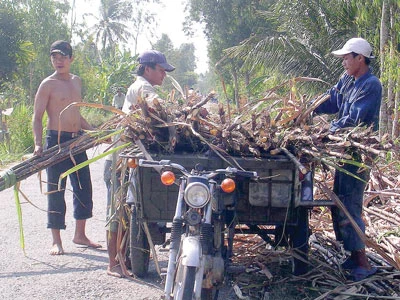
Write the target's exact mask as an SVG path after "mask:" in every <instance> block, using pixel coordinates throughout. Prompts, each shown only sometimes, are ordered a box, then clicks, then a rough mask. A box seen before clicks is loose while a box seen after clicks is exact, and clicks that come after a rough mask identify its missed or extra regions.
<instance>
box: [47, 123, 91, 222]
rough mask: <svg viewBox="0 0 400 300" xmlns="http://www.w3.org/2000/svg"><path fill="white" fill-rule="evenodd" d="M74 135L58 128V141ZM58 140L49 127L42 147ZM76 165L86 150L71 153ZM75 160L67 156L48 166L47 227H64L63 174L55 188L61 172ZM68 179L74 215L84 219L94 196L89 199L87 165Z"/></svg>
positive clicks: (80, 161) (89, 210)
mask: <svg viewBox="0 0 400 300" xmlns="http://www.w3.org/2000/svg"><path fill="white" fill-rule="evenodd" d="M74 137H75V135H74V134H72V133H70V132H61V134H60V143H64V142H67V141H69V140H71V139H72V138H74ZM57 144H58V132H57V131H55V130H48V131H47V135H46V146H45V148H46V149H48V148H51V147H53V146H55V145H57ZM74 159H75V163H76V165H78V164H80V163H82V162H84V161H86V160H87V155H86V152H82V153H79V154H77V155H75V156H74ZM75 163H74V162H73V161H72V160H71V159H70V158H67V159H65V160H63V161H61V162H59V163H57V164H56V165H54V166H51V167H48V168H47V191H48V195H47V199H48V214H47V215H48V223H47V228H52V229H65V227H66V225H65V212H66V203H65V186H66V178H64V179H63V180H62V181H61V182H60V189H58V181H59V178H60V175H61V174H62V173H64V172H66V171H68V170H69V169H71V168H72V167H74V166H75ZM69 179H70V182H71V186H72V192H73V207H74V218H75V219H77V220H85V219H88V218H91V217H92V209H93V200H92V181H91V178H90V169H89V166H86V167H83V168H81V169H80V170H78V171H76V172H74V173H72V174H70V175H69Z"/></svg>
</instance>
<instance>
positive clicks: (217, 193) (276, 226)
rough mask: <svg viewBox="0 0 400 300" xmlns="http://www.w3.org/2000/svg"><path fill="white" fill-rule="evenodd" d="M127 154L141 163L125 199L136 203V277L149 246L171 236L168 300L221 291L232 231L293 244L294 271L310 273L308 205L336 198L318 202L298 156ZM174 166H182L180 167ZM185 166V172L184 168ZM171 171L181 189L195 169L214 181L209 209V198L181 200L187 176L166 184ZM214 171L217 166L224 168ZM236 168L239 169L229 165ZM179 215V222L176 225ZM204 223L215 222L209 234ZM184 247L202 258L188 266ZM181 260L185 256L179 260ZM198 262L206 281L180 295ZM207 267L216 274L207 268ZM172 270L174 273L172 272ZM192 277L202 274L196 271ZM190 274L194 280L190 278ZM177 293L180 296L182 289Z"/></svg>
mask: <svg viewBox="0 0 400 300" xmlns="http://www.w3.org/2000/svg"><path fill="white" fill-rule="evenodd" d="M122 157H124V158H125V159H132V158H133V159H135V160H136V161H137V167H136V168H135V169H134V170H133V171H131V174H130V179H129V191H128V197H127V203H128V204H130V205H131V208H132V210H131V211H132V213H131V220H130V248H129V249H130V259H131V265H132V272H133V273H134V274H135V275H136V276H138V277H143V276H146V274H147V272H148V268H149V259H150V248H151V246H153V245H166V244H168V242H171V245H170V261H169V266H168V271H167V282H166V291H165V293H166V295H165V298H166V299H217V297H218V292H215V290H218V286H220V285H221V284H222V282H223V278H224V274H223V273H224V272H225V271H226V269H227V265H228V264H229V261H230V257H231V255H232V251H233V249H232V247H233V237H234V235H235V234H258V235H259V236H260V237H261V238H262V239H264V240H265V241H266V242H268V243H270V244H272V245H274V246H278V245H279V244H282V245H285V246H288V247H291V249H292V250H293V251H294V252H296V253H297V254H296V255H295V256H294V273H296V274H302V273H304V272H306V270H307V266H308V264H307V252H308V238H309V235H310V232H309V224H308V219H309V208H310V207H312V206H314V205H331V203H330V202H329V201H327V202H326V203H323V202H320V201H318V203H317V204H315V203H316V202H317V201H313V196H312V195H313V191H312V190H313V182H312V174H311V172H308V173H306V174H303V173H302V172H300V169H299V162H298V161H296V160H295V158H294V157H293V156H291V155H287V154H284V153H283V154H278V155H264V156H263V157H260V158H255V157H222V156H219V155H216V154H215V153H213V152H207V153H203V154H188V153H175V154H151V157H148V156H147V160H143V159H145V157H143V155H142V154H140V155H137V154H134V155H133V154H130V153H124V154H122ZM175 165H177V166H179V167H178V168H175V167H174V166H175ZM152 166H153V167H152ZM182 169H183V170H185V171H182V172H181V170H182ZM166 170H167V171H170V172H173V173H174V175H176V177H177V178H180V180H181V182H182V180H183V181H184V182H186V183H185V184H186V185H185V186H184V187H183V189H186V187H187V186H188V185H189V183H190V182H191V179H187V177H190V176H191V175H190V174H192V175H195V176H193V177H195V180H194V181H202V182H203V183H205V186H210V190H212V191H211V196H210V198H212V200H210V206H209V207H210V208H209V210H207V207H208V206H206V204H204V206H201V205H199V206H198V207H196V206H192V205H191V204H190V202H188V201H187V200H186V199H183V198H185V197H189V196H187V194H186V193H185V194H184V193H183V190H182V183H181V184H179V183H177V182H178V180H175V184H172V185H164V184H163V183H162V182H161V180H160V176H161V173H162V172H163V171H166ZM216 170H219V171H218V172H219V173H218V172H216ZM226 170H228V171H226ZM232 170H236V171H235V172H232ZM237 170H245V171H247V173H246V172H242V173H240V172H239V171H237ZM186 171H187V172H186ZM185 172H186V173H185ZM210 173H212V174H216V173H218V175H217V176H214V175H213V176H214V177H211V175H207V176H209V177H206V180H203V179H202V178H200V177H201V176H203V174H210ZM182 174H184V175H185V176H183V175H182ZM221 174H222V176H221ZM249 174H250V175H249ZM251 174H254V175H251ZM221 177H223V178H221ZM225 177H231V178H232V179H233V180H234V182H235V189H234V191H232V192H228V193H226V192H223V191H221V188H220V187H221V186H222V183H221V182H222V180H223V179H224V178H225ZM180 189H181V190H180ZM207 189H208V187H207ZM196 195H197V194H196ZM199 195H200V196H198V195H197V196H196V197H200V198H201V197H202V195H201V194H199ZM183 200H184V201H183ZM185 201H186V203H185ZM205 203H207V202H206V201H205ZM182 210H183V212H182ZM207 215H208V216H209V220H208V221H207V217H206V216H207ZM210 218H211V219H212V221H211V219H210ZM193 220H194V221H193ZM176 221H178V225H176V224H175V223H177V222H176ZM205 223H207V226H208V228H211V229H208V230H209V231H210V232H209V233H207V234H208V237H207V238H206V239H205V238H202V237H201V235H202V234H203V233H202V228H203V227H206V226H205V225H204V224H205ZM210 224H211V225H210ZM266 225H269V226H266ZM174 226H175V228H174ZM176 226H178V229H179V235H182V238H181V237H180V236H179V238H178V240H176V231H178V230H177V229H176ZM196 226H198V228H199V229H198V230H197V229H196ZM171 228H172V230H171ZM171 231H172V232H171ZM168 233H171V235H170V238H169V239H167V237H168V235H167V234H168ZM218 234H219V236H218ZM195 235H199V238H198V240H196V239H195V240H194V244H192V246H190V245H189V244H188V243H186V244H185V242H184V236H186V237H188V236H192V237H193V236H195ZM216 236H217V237H216ZM204 240H207V241H204ZM209 240H211V241H213V242H211V246H207V247H204V246H202V243H203V244H204V243H207V242H209ZM177 244H179V245H177ZM185 245H186V246H185ZM193 245H194V246H193ZM182 247H189V248H190V247H191V248H190V249H191V250H189V251H192V252H193V251H195V253H196V254H195V256H199V257H200V258H199V259H197V260H196V261H197V262H196V263H193V267H190V266H191V265H190V262H185V256H189V255H192V254H185V251H188V250H184V249H183V250H182ZM172 248H176V249H175V250H174V249H172ZM198 248H200V249H201V250H199V249H198ZM205 253H206V254H207V255H206V256H207V257H213V258H212V259H211V260H210V261H211V263H210V262H208V263H207V262H205V263H204V262H203V260H204V259H203V258H202V257H203V256H204V254H205ZM171 255H172V259H171ZM215 257H219V258H218V259H216V258H215ZM181 261H184V262H183V263H181ZM180 264H183V265H185V264H186V265H188V266H189V267H186V269H188V270H186V269H185V271H184V272H185V273H184V274H183V273H182V272H183V271H179V270H178V269H179V267H180ZM202 264H203V265H202ZM171 265H172V266H171ZM200 265H202V267H201V268H202V270H201V271H202V273H201V274H202V275H200V276H201V278H200V279H201V280H202V281H203V283H202V284H201V287H199V284H198V283H192V285H193V284H194V285H195V287H193V286H191V287H190V289H192V290H193V291H189V293H190V294H189V295H192V296H190V298H185V297H188V296H183V297H182V293H186V292H187V291H183V292H179V286H180V285H181V286H182V288H181V289H182V290H184V289H188V288H187V287H186V285H187V282H186V281H187V280H186V279H184V278H186V277H188V276H189V274H190V273H186V272H189V271H190V269H191V268H192V269H194V270H195V269H196V268H197V269H199V268H200V267H199V266H200ZM204 265H205V266H204ZM183 267H185V266H183ZM175 269H176V271H174V270H175ZM207 270H208V271H207ZM193 272H196V271H193ZM209 273H215V274H212V275H207V274H209ZM196 274H197V273H196ZM168 277H173V278H172V279H168ZM178 277H182V278H181V279H179V278H178ZM193 278H197V279H198V277H196V275H195V274H193ZM169 281H170V283H168V282H169ZM193 281H196V280H195V279H193ZM169 285H170V286H169ZM177 286H178V287H177ZM183 286H185V287H183ZM189 286H190V285H189ZM196 286H197V287H196ZM201 291H202V292H201ZM205 291H208V292H205ZM210 291H211V292H210ZM200 293H201V298H200V296H199V295H200ZM178 294H180V296H177V295H178ZM205 295H207V296H205Z"/></svg>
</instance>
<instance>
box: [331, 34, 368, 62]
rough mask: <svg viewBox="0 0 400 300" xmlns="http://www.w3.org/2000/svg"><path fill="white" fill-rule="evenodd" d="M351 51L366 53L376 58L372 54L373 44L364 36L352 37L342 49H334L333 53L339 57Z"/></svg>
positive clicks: (365, 54) (366, 55)
mask: <svg viewBox="0 0 400 300" xmlns="http://www.w3.org/2000/svg"><path fill="white" fill-rule="evenodd" d="M351 52H354V53H357V54H361V55H364V56H365V57H368V58H375V57H374V56H373V55H372V47H371V45H370V44H369V43H368V42H367V41H366V40H364V39H362V38H352V39H350V40H348V41H347V42H346V44H344V46H343V48H342V49H339V50H336V51H332V54H333V55H335V56H338V57H342V56H344V55H346V54H349V53H351Z"/></svg>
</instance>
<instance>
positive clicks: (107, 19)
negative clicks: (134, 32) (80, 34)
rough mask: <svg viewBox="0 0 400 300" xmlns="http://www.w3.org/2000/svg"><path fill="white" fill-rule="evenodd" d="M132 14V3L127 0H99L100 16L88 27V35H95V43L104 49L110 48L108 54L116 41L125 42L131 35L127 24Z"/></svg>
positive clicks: (112, 49)
mask: <svg viewBox="0 0 400 300" xmlns="http://www.w3.org/2000/svg"><path fill="white" fill-rule="evenodd" d="M131 14H132V5H131V2H130V1H128V0H101V5H100V17H96V16H94V15H93V14H90V15H92V16H93V17H94V18H96V19H97V23H96V24H95V25H94V26H93V27H91V28H90V29H89V33H90V35H92V36H94V37H95V42H96V45H98V44H100V45H101V49H102V50H103V51H104V50H106V49H107V48H108V49H110V55H112V54H113V53H114V51H115V47H116V43H117V42H124V43H126V42H127V39H128V38H129V37H130V36H131V34H130V32H129V30H128V27H127V25H125V23H124V22H127V21H129V19H130V17H131Z"/></svg>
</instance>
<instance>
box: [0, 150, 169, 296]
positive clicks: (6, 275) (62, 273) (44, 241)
mask: <svg viewBox="0 0 400 300" xmlns="http://www.w3.org/2000/svg"><path fill="white" fill-rule="evenodd" d="M99 151H100V150H99V149H96V150H91V151H90V152H88V155H89V156H90V157H93V156H94V155H96V153H99ZM90 169H91V174H92V181H93V193H94V198H93V199H94V217H93V218H92V219H89V220H88V223H87V234H88V236H89V237H90V238H91V239H93V240H94V241H96V242H99V243H101V244H102V245H103V250H94V249H87V248H82V247H77V246H76V245H75V244H73V243H72V238H73V233H74V232H73V230H74V228H75V222H74V220H73V217H72V193H71V192H69V191H68V192H67V193H66V199H67V217H66V220H67V229H66V230H65V231H63V232H62V238H63V246H64V250H65V252H66V254H65V255H61V256H51V255H49V254H48V253H49V249H50V246H51V235H50V231H49V230H48V229H46V222H47V216H46V212H45V211H42V210H40V209H38V208H35V207H34V206H33V205H31V204H29V203H27V201H26V200H24V199H23V198H21V202H23V204H22V215H23V230H24V236H25V253H26V255H24V252H23V251H22V249H21V247H20V239H19V227H18V218H17V211H16V206H15V200H14V196H13V189H12V188H10V189H7V190H5V191H2V192H0V199H1V201H0V226H1V230H0V240H1V242H0V257H1V260H0V295H1V298H2V299H15V300H17V299H24V300H25V299H148V300H150V299H151V300H152V299H160V296H161V295H162V290H163V286H162V283H161V279H160V277H159V276H158V275H157V272H156V271H155V270H154V265H153V264H151V266H150V275H149V277H148V278H147V279H146V280H145V281H144V282H137V281H134V280H129V279H117V278H114V277H110V276H108V275H107V274H106V268H107V262H108V258H107V251H106V236H105V208H106V188H105V184H104V182H103V160H100V161H98V162H95V163H93V164H91V165H90ZM42 176H43V179H44V178H45V171H43V172H42ZM43 189H44V190H45V186H43ZM21 190H22V191H23V193H24V194H25V195H26V196H27V197H28V199H29V201H31V202H32V203H34V204H35V205H36V206H38V207H39V208H41V209H43V210H45V209H46V207H47V203H46V201H47V200H46V196H45V195H44V194H42V193H41V192H40V184H39V179H38V177H37V176H36V175H33V176H31V177H29V178H28V179H26V180H24V181H22V182H21ZM161 263H162V264H165V263H164V262H161Z"/></svg>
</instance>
